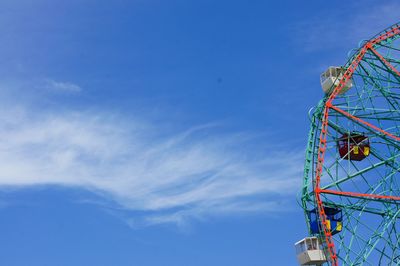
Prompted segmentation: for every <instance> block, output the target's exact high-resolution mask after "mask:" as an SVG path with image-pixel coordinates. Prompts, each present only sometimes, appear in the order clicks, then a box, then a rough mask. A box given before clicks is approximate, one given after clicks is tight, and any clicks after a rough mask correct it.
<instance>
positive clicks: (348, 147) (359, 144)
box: [337, 133, 370, 161]
mask: <svg viewBox="0 0 400 266" xmlns="http://www.w3.org/2000/svg"><path fill="white" fill-rule="evenodd" d="M337 145H338V149H339V155H340V157H341V158H343V159H346V160H352V161H361V160H364V159H365V158H366V157H367V156H368V155H369V153H370V144H369V139H368V137H367V136H365V135H363V134H360V133H351V134H347V133H346V134H343V136H341V137H340V138H339V139H338V141H337Z"/></svg>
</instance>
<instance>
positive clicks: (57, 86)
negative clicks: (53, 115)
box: [45, 79, 82, 93]
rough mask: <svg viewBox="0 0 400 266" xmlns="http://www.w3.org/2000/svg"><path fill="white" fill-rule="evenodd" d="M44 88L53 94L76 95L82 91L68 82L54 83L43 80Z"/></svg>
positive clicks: (53, 81)
mask: <svg viewBox="0 0 400 266" xmlns="http://www.w3.org/2000/svg"><path fill="white" fill-rule="evenodd" d="M45 88H46V89H48V90H51V91H55V92H70V93H76V92H80V91H81V90H82V88H81V87H79V86H78V85H76V84H74V83H70V82H61V81H55V80H52V79H46V80H45Z"/></svg>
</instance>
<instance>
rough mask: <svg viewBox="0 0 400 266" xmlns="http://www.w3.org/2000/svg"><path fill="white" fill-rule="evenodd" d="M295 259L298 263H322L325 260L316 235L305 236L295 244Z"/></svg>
mask: <svg viewBox="0 0 400 266" xmlns="http://www.w3.org/2000/svg"><path fill="white" fill-rule="evenodd" d="M294 246H295V248H296V256H297V261H298V262H299V264H300V265H322V264H323V263H325V262H327V260H326V256H325V253H324V251H323V250H322V248H321V243H320V241H319V239H318V238H317V237H306V238H304V239H302V240H300V241H299V242H297V243H296V244H294Z"/></svg>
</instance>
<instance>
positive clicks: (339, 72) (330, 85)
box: [321, 66, 353, 94]
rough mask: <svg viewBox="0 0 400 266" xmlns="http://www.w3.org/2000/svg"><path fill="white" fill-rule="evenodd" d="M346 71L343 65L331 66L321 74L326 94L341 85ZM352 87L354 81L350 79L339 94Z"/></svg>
mask: <svg viewBox="0 0 400 266" xmlns="http://www.w3.org/2000/svg"><path fill="white" fill-rule="evenodd" d="M345 71H346V70H345V69H344V68H343V67H335V66H331V67H329V68H328V69H327V70H326V71H325V72H324V73H322V74H321V86H322V90H323V91H324V92H325V94H329V93H331V92H332V91H333V89H334V88H335V87H336V86H337V85H339V83H340V80H341V79H342V78H343V75H344V72H345ZM351 87H353V81H352V80H351V79H349V80H348V81H347V82H346V84H345V86H344V87H343V89H342V90H341V91H340V92H339V94H343V93H345V92H346V91H348V90H349V89H350V88H351Z"/></svg>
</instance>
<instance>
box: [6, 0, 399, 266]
mask: <svg viewBox="0 0 400 266" xmlns="http://www.w3.org/2000/svg"><path fill="white" fill-rule="evenodd" d="M399 8H400V5H399V4H398V3H396V1H380V2H379V4H377V3H376V2H375V1H363V3H362V4H357V3H349V2H348V1H337V2H335V5H333V6H332V5H331V4H329V5H328V4H327V3H326V2H323V1H307V3H305V2H304V1H287V0H284V1H276V2H272V1H251V2H248V1H223V0H221V1H208V0H204V1H178V0H176V1H175V0H171V1H153V0H147V1H143V0H137V1H112V2H110V1H89V0H83V1H74V0H72V1H49V0H38V1H7V0H5V1H2V2H1V3H0V10H1V11H0V20H1V21H0V22H1V23H0V31H1V35H0V36H1V37H0V40H1V41H0V58H2V64H1V65H0V103H1V104H0V169H1V172H0V189H1V193H0V206H1V208H0V212H1V219H0V232H1V236H2V237H1V240H0V249H1V250H2V252H1V253H2V255H1V256H0V264H2V265H173V266H175V265H277V264H279V265H295V263H296V261H295V254H294V248H293V243H294V242H296V241H297V240H299V239H301V238H302V237H303V236H304V235H305V234H306V228H305V224H304V219H303V214H302V211H301V209H300V208H299V207H298V205H297V203H296V194H297V193H298V191H299V187H300V184H301V180H302V167H303V156H304V155H303V153H304V148H305V145H306V140H307V133H308V126H309V124H308V119H307V112H308V109H309V108H310V107H311V106H313V105H315V104H316V103H317V101H318V100H319V99H320V98H321V97H322V96H323V94H322V91H321V88H320V85H319V74H320V72H322V71H323V70H324V69H325V68H326V67H328V66H330V65H340V64H343V63H345V62H346V60H347V53H348V52H349V51H350V50H351V49H353V48H356V47H358V43H359V41H361V40H363V39H366V38H369V37H371V36H373V35H374V34H376V33H377V32H379V31H380V30H382V29H383V28H385V27H387V26H389V25H391V24H393V23H395V22H397V21H398V20H399V18H398V10H399Z"/></svg>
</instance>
